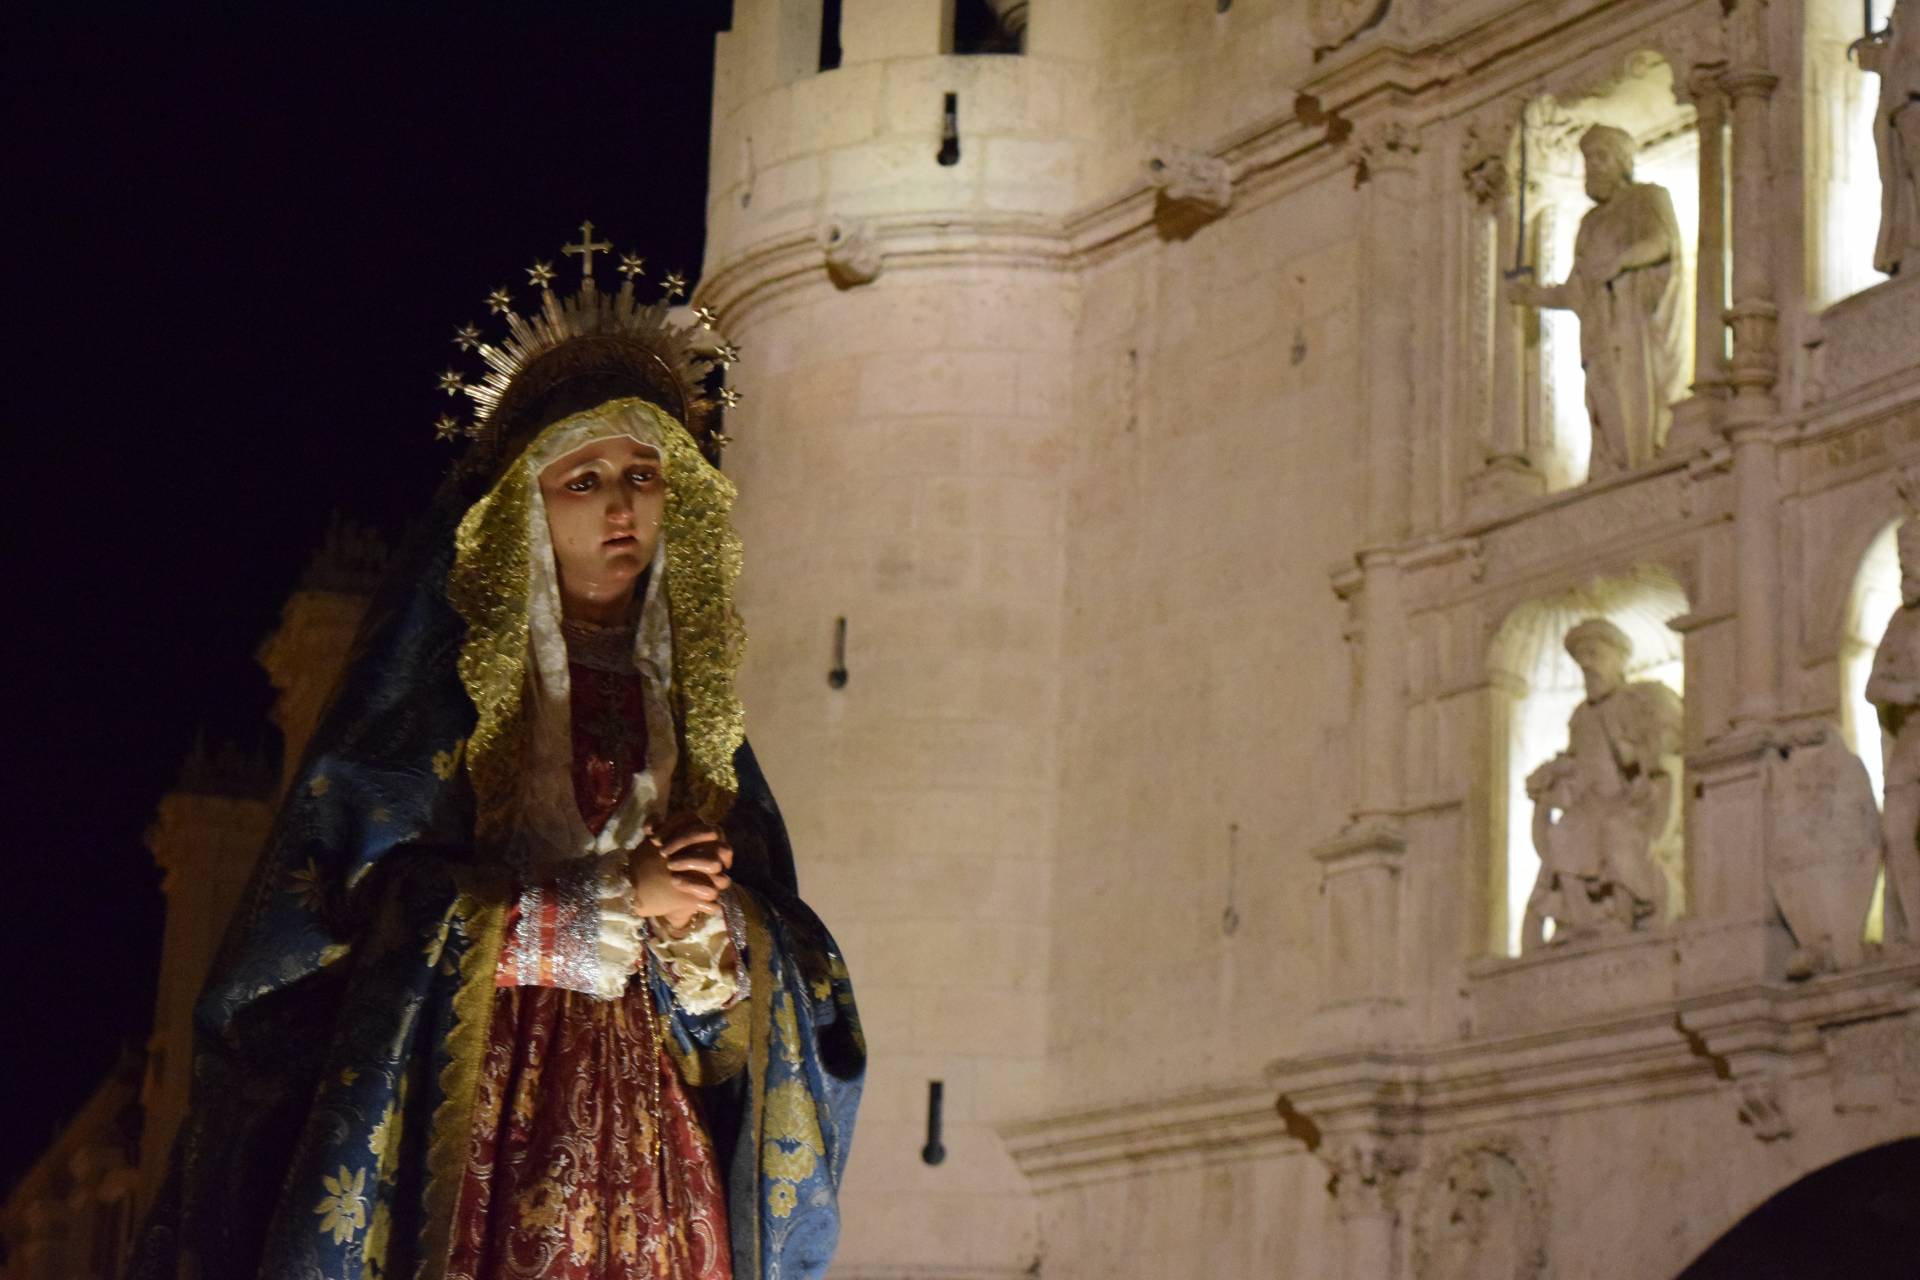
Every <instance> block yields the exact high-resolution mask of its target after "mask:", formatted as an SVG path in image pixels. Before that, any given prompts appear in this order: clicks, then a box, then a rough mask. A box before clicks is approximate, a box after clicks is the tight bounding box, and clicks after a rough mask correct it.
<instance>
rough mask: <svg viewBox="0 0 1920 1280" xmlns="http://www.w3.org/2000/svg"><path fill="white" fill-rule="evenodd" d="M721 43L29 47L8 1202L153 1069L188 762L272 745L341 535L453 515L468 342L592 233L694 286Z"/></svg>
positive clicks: (206, 22) (294, 27) (149, 37)
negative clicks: (112, 1086)
mask: <svg viewBox="0 0 1920 1280" xmlns="http://www.w3.org/2000/svg"><path fill="white" fill-rule="evenodd" d="M726 8H727V6H726V5H725V4H705V3H688V2H686V0H673V2H671V3H669V2H668V0H632V2H629V3H624V4H614V3H608V4H600V5H586V4H580V3H573V4H567V5H553V4H543V5H539V6H532V5H505V4H501V5H492V6H489V5H485V4H473V3H469V4H463V5H460V6H452V5H445V4H443V5H439V6H437V7H414V8H411V9H409V10H407V11H406V12H405V13H404V14H401V13H381V12H376V11H375V9H374V8H373V7H372V6H364V5H363V6H357V7H356V6H344V7H343V6H333V7H331V9H330V10H329V11H328V13H327V14H326V15H325V16H318V15H314V14H311V13H309V14H308V15H307V16H302V17H293V16H290V15H291V13H292V11H291V10H289V9H288V8H287V7H285V6H275V7H273V8H272V10H271V12H270V13H266V14H262V13H258V12H255V13H251V14H248V15H244V16H243V15H240V14H224V15H218V16H216V15H215V14H213V13H211V12H209V11H195V12H191V13H189V12H184V11H176V12H164V11H156V10H153V9H149V10H146V11H141V12H135V11H132V10H129V9H119V10H110V11H109V10H101V9H99V8H98V7H87V6H84V5H81V6H67V7H66V11H65V12H61V11H55V10H51V9H50V10H48V11H47V12H42V13H24V14H23V13H22V12H20V11H19V10H17V9H16V10H14V11H12V12H10V14H9V18H8V23H7V26H8V33H7V39H6V41H5V49H4V52H0V110H3V111H4V116H3V117H0V118H4V119H5V121H6V122H7V124H6V135H7V148H8V152H9V155H8V158H7V161H6V164H5V168H4V170H3V171H0V172H4V174H5V178H4V183H5V188H4V189H5V192H6V195H5V207H6V210H7V222H8V223H9V224H10V225H11V226H12V227H13V228H14V229H13V231H12V232H10V233H7V235H8V237H9V241H10V244H9V252H8V253H7V255H6V259H7V271H6V282H7V287H8V289H9V292H10V302H9V310H10V311H11V313H12V315H11V321H10V323H9V325H8V328H9V330H10V331H11V334H12V337H11V338H10V340H9V342H8V344H7V346H8V357H9V358H8V360H7V361H6V366H7V368H8V371H9V372H8V378H7V382H8V385H7V391H6V394H5V397H4V400H0V404H4V406H5V409H4V412H5V429H6V437H7V440H8V442H9V444H10V446H11V447H12V448H13V449H14V454H13V458H14V462H15V464H16V470H15V472H14V475H15V480H14V485H13V499H12V500H11V501H10V502H8V503H7V507H8V509H9V512H10V515H11V516H12V518H13V520H14V522H15V529H14V531H13V533H12V534H11V536H10V539H9V541H10V545H11V546H12V548H13V554H12V556H11V559H12V561H13V570H14V574H13V576H14V580H15V583H16V585H15V586H14V587H13V588H12V591H11V599H12V606H11V609H10V611H9V612H10V615H11V618H12V620H13V625H12V628H11V630H12V631H13V633H14V651H15V657H14V659H13V661H12V677H11V679H10V680H9V681H8V690H9V693H8V700H9V702H10V703H11V706H10V708H9V714H8V716H7V721H8V724H9V727H10V737H11V741H10V743H9V746H8V751H7V757H8V760H9V764H10V767H8V768H7V769H6V770H5V771H4V776H5V787H6V790H5V797H4V803H5V810H4V811H5V813H6V814H7V815H8V817H9V819H10V821H9V824H8V826H9V830H8V840H7V856H8V863H9V866H10V868H11V871H12V875H11V877H10V879H9V881H8V884H9V892H8V893H7V894H6V895H5V899H4V900H5V901H6V903H7V904H8V909H7V911H6V919H5V923H4V925H0V939H3V941H0V947H4V952H0V973H4V974H5V980H4V982H0V1028H4V1031H0V1042H4V1043H5V1044H6V1046H7V1052H6V1054H5V1061H6V1064H7V1067H8V1068H9V1070H10V1074H11V1075H12V1077H13V1079H12V1086H13V1087H11V1088H9V1089H7V1091H6V1093H5V1103H4V1107H3V1108H0V1132H4V1135H5V1137H4V1146H3V1147H0V1189H3V1188H4V1187H5V1186H7V1185H10V1184H11V1183H12V1182H13V1180H14V1179H15V1178H16V1177H17V1176H18V1175H19V1174H20V1173H21V1172H23V1171H24V1169H25V1167H26V1165H27V1164H28V1162H30V1161H31V1160H32V1159H33V1157H34V1156H35V1155H36V1154H38V1152H39V1151H40V1150H41V1149H42V1148H43V1147H44V1145H45V1143H46V1142H47V1140H48V1139H49V1138H50V1137H51V1136H52V1135H53V1134H54V1132H55V1131H56V1130H57V1129H58V1128H59V1127H60V1126H61V1125H62V1123H63V1122H64V1120H65V1119H66V1117H67V1116H68V1115H69V1114H70V1113H71V1112H72V1110H73V1109H74V1108H75V1107H77V1106H78V1105H79V1104H80V1103H81V1102H82V1101H83V1100H84V1099H85V1098H86V1096H87V1095H88V1094H89V1093H90V1092H91V1091H92V1090H93V1088H94V1087H95V1085H96V1084H97V1083H98V1082H99V1080H100V1079H101V1078H102V1077H103V1075H104V1074H105V1073H106V1072H107V1071H108V1070H109V1069H110V1068H111V1066H112V1065H113V1063H114V1062H115V1061H116V1060H117V1059H118V1057H119V1055H120V1054H121V1052H122V1051H123V1049H124V1048H125V1047H127V1046H137V1045H139V1044H140V1043H141V1042H142V1041H143V1040H144V1037H145V1035H146V1032H147V1030H148V1028H149V1026H150V1023H151V1012H152V1001H153V993H154V976H155V969H156V966H157V960H158V955H159V938H160V923H161V921H160V907H161V902H160V895H159V874H158V871H157V870H156V868H155V867H154V865H153V860H152V858H151V856H150V855H149V854H148V852H147V851H146V849H145V847H144V846H143V844H142V842H141V835H142V831H143V830H144V828H145V827H146V825H147V823H148V822H149V821H150V820H151V818H152V816H153V812H154V808H155V805H156V803H157V802H158V800H159V798H160V796H161V794H162V793H163V792H164V791H165V790H167V788H168V787H169V786H171V785H172V783H173V780H174V778H175V776H176V774H177V771H178V769H179V765H180V762H181V759H182V757H183V756H184V754H185V753H186V751H187V750H188V747H189V745H190V744H191V743H192V741H193V739H194V735H195V734H196V732H199V731H203V730H204V732H205V733H206V734H207V736H208V738H209V739H210V740H211V741H214V742H237V743H242V744H255V743H269V744H270V743H272V736H271V735H272V731H271V729H270V727H269V726H268V724H267V721H266V719H265V716H266V711H267V708H268V706H269V705H270V701H271V690H270V689H269V688H268V686H267V681H266V677H265V675H264V674H263V673H262V672H261V671H260V670H259V668H258V667H257V666H256V665H255V664H254V660H253V652H254V649H255V648H256V647H257V646H258V644H259V642H260V641H261V639H262V638H263V637H264V636H265V635H266V634H267V633H268V632H269V631H270V630H271V629H272V628H273V626H274V624H275V621H276V618H277V615H278V611H279V608H280V605H281V603H282V601H283V600H284V599H285V597H286V595H287V593H288V591H289V590H290V589H291V588H292V587H293V586H294V585H295V583H296V582H297V580H298V578H299V576H300V572H301V570H302V568H303V567H304V566H305V564H306V562H307V560H308V558H309V556H310V555H311V553H312V551H313V550H314V548H315V547H316V545H317V544H318V542H319V539H320V537H321V535H322V533H323V531H324V530H325V528H326V526H327V523H328V520H329V516H330V514H331V513H333V512H336V511H338V512H340V513H342V514H345V515H347V516H350V517H352V518H355V519H357V520H359V521H361V522H363V523H368V524H373V525H376V526H379V527H382V528H384V529H386V530H388V531H390V532H391V531H396V530H397V529H398V528H399V527H400V526H402V525H403V524H404V523H405V521H406V519H407V516H408V514H409V512H410V511H411V510H412V509H413V508H414V507H415V506H416V505H418V504H421V503H423V502H424V501H425V500H426V498H427V496H428V495H429V493H430V492H431V490H432V487H433V485H434V483H435V481H436V480H437V478H438V476H439V474H440V471H441V468H442V467H443V466H444V465H445V462H446V460H447V458H448V456H449V455H448V454H447V453H445V452H444V450H445V449H446V446H436V445H435V444H434V442H433V440H432V433H431V429H430V424H431V422H432V419H433V417H434V416H435V415H436V414H438V413H439V412H440V411H441V410H442V409H443V408H444V407H445V404H446V402H445V400H444V398H443V397H440V396H439V394H438V393H437V391H436V390H435V387H434V380H435V375H437V374H438V373H439V372H440V371H441V370H442V369H445V368H447V367H448V366H449V364H450V363H451V362H452V360H453V358H454V357H455V356H456V354H457V353H455V351H454V349H453V347H452V346H451V344H450V342H449V338H450V337H451V335H452V333H453V330H454V329H455V327H457V326H458V325H461V324H464V323H467V322H469V321H472V322H476V323H482V324H483V327H485V326H484V321H485V320H486V319H487V318H488V317H487V315H486V308H485V306H484V305H483V301H482V300H483V298H484V297H485V295H486V293H487V292H488V290H490V289H492V288H494V287H496V286H498V285H502V284H511V285H513V286H515V288H516V293H517V294H520V295H524V294H525V293H526V289H525V281H526V276H525V270H524V269H525V268H526V267H527V266H528V265H529V264H530V263H531V262H532V261H533V260H534V259H535V258H536V257H539V258H549V259H557V258H558V256H559V255H558V250H559V247H560V245H561V243H562V242H563V241H564V240H567V239H571V238H575V237H574V234H573V233H574V229H575V228H576V227H577V226H578V225H579V223H580V221H581V219H582V218H592V219H593V220H594V222H595V225H596V230H597V231H598V232H599V233H600V234H603V235H605V236H606V237H607V238H609V239H611V240H612V241H613V242H614V243H615V245H617V246H618V247H619V248H621V249H633V250H638V251H640V252H642V253H644V254H645V255H646V256H647V258H648V259H649V261H650V263H651V264H656V265H663V266H672V265H676V264H677V265H680V266H681V267H682V268H683V269H684V270H685V271H686V272H687V273H688V274H689V275H692V274H693V273H695V272H697V270H698V268H699V264H700V249H701V240H702V223H703V219H704V202H705V195H706V154H707V129H708V107H709V101H710V96H711V75H712V53H713V35H714V32H715V31H716V30H718V29H721V28H722V27H723V25H724V24H725V22H726V20H727V19H726ZM75 9H84V12H83V13H75V12H73V10H75Z"/></svg>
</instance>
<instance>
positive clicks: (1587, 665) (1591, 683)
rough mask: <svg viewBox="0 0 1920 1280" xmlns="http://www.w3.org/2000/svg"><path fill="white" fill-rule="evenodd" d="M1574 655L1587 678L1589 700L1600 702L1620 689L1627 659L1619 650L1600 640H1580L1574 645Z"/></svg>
mask: <svg viewBox="0 0 1920 1280" xmlns="http://www.w3.org/2000/svg"><path fill="white" fill-rule="evenodd" d="M1572 653H1573V660H1574V661H1575V662H1576V663H1578V664H1579V666H1580V674H1581V675H1582V676H1584V677H1585V678H1586V682H1587V697H1588V698H1589V699H1591V700H1592V701H1595V702H1598V701H1599V700H1600V699H1601V698H1604V697H1606V696H1607V695H1608V694H1610V693H1612V692H1613V691H1614V690H1615V689H1618V688H1619V687H1620V678H1621V673H1622V672H1624V671H1625V670H1626V666H1627V657H1626V655H1625V654H1623V653H1621V652H1620V651H1619V650H1618V649H1616V648H1614V647H1613V646H1612V645H1610V644H1606V643H1604V642H1602V641H1599V640H1579V641H1576V642H1575V643H1574V645H1573V649H1572Z"/></svg>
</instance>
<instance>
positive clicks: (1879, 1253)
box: [1679, 1138, 1920, 1280]
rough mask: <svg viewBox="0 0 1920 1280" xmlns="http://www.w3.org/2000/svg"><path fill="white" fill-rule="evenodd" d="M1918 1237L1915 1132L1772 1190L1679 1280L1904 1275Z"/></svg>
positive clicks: (1919, 1163)
mask: <svg viewBox="0 0 1920 1280" xmlns="http://www.w3.org/2000/svg"><path fill="white" fill-rule="evenodd" d="M1916 1240H1920V1138H1903V1139H1901V1140H1900V1141H1898V1142H1889V1143H1887V1144H1886V1145H1884V1146H1878V1147H1871V1148H1869V1149H1868V1150H1866V1151H1862V1152H1858V1153H1857V1154H1855V1155H1851V1156H1848V1157H1846V1158H1845V1159H1844V1160H1838V1161H1836V1162H1834V1163H1833V1164H1830V1165H1828V1166H1826V1167H1825V1168H1823V1169H1817V1170H1815V1171H1814V1172H1812V1173H1810V1174H1808V1175H1807V1176H1806V1177H1804V1178H1802V1179H1800V1180H1799V1181H1798V1182H1796V1183H1794V1184H1792V1185H1791V1186H1789V1187H1787V1188H1785V1189H1784V1190H1781V1191H1779V1192H1776V1193H1775V1194H1774V1195H1773V1196H1772V1197H1770V1198H1769V1199H1768V1200H1767V1201H1766V1202H1765V1203H1763V1204H1762V1205H1760V1207H1759V1208H1757V1209H1755V1210H1754V1211H1753V1212H1752V1213H1749V1214H1748V1215H1747V1216H1746V1217H1744V1218H1742V1219H1741V1220H1740V1221H1739V1222H1737V1223H1735V1224H1734V1225H1733V1227H1732V1228H1730V1229H1729V1230H1728V1231H1727V1232H1726V1233H1725V1234H1724V1235H1722V1236H1721V1237H1720V1238H1719V1239H1718V1240H1716V1241H1714V1242H1713V1244H1712V1245H1711V1246H1709V1247H1708V1249H1707V1251H1706V1252H1705V1253H1702V1254H1701V1255H1700V1256H1699V1257H1698V1258H1696V1259H1695V1260H1694V1261H1693V1263H1692V1265H1690V1266H1689V1267H1687V1269H1686V1270H1685V1271H1682V1272H1681V1273H1680V1276H1679V1280H1822V1278H1823V1277H1828V1276H1832V1277H1836V1278H1837V1277H1843V1276H1844V1277H1846V1280H1910V1278H1911V1277H1912V1275H1913V1273H1914V1272H1913V1267H1914V1257H1915V1249H1916V1245H1915V1241H1916Z"/></svg>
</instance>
